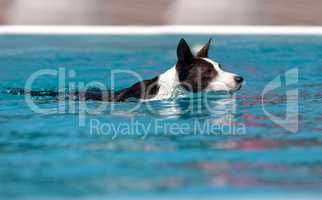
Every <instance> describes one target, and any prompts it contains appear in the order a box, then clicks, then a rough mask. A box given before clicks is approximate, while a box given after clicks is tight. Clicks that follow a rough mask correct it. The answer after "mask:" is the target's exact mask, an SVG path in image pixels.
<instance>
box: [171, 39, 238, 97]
mask: <svg viewBox="0 0 322 200" xmlns="http://www.w3.org/2000/svg"><path fill="white" fill-rule="evenodd" d="M210 43H211V39H210V40H209V41H208V42H207V43H206V44H205V45H204V46H203V47H202V48H201V49H200V50H199V52H198V53H197V55H196V56H194V55H193V54H192V52H191V50H190V47H189V46H188V44H187V42H186V41H185V40H184V39H181V40H180V42H179V44H178V47H177V58H178V61H177V65H176V70H177V73H178V78H179V81H180V84H181V86H182V87H183V88H185V89H186V90H188V91H191V92H209V91H227V92H234V91H237V90H239V89H240V88H241V84H242V82H243V78H242V77H241V76H238V75H236V74H233V73H229V72H226V71H224V70H223V68H222V66H221V65H220V64H219V63H217V62H215V61H213V60H211V59H209V58H208V50H209V46H210Z"/></svg>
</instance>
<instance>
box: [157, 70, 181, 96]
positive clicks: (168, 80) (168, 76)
mask: <svg viewBox="0 0 322 200" xmlns="http://www.w3.org/2000/svg"><path fill="white" fill-rule="evenodd" d="M179 85H180V82H179V79H178V73H177V70H176V66H173V67H172V68H170V69H168V70H167V71H165V72H164V73H162V74H161V75H160V76H159V77H158V86H159V91H158V93H157V94H156V95H155V97H153V98H152V99H154V100H158V99H166V98H171V97H173V96H174V95H175V92H176V89H177V88H178V87H179Z"/></svg>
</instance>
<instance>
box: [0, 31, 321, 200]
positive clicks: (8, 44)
mask: <svg viewBox="0 0 322 200" xmlns="http://www.w3.org/2000/svg"><path fill="white" fill-rule="evenodd" d="M180 37H181V36H177V35H162V36H157V35H156V36H19V35H1V36H0V88H1V94H0V127H1V134H0V198H1V199H3V198H5V199H16V198H19V199H20V198H24V199H25V198H31V199H43V198H61V197H64V198H70V199H73V198H75V197H78V198H91V199H95V198H103V199H104V198H106V197H124V198H127V197H138V198H140V197H142V196H145V197H150V198H152V197H160V196H167V197H169V196H170V197H180V196H189V197H193V196H200V195H202V196H208V197H218V196H240V195H247V196H253V195H259V196H265V197H267V196H268V195H285V196H289V195H304V196H305V195H320V194H321V191H322V125H321V121H322V107H321V103H322V76H321V75H322V74H321V72H322V37H318V36H221V35H209V36H189V35H186V36H185V39H186V40H187V41H188V42H189V43H190V44H193V45H192V46H198V45H201V44H203V43H205V42H206V41H207V39H208V38H209V37H211V38H213V39H214V41H215V45H213V46H212V48H211V50H210V57H211V58H212V59H214V60H217V61H219V62H220V63H221V64H222V65H223V67H224V69H225V70H227V71H231V72H234V73H237V74H240V75H242V76H243V77H244V78H245V80H246V84H245V85H244V86H243V88H242V89H241V90H240V91H239V92H237V94H236V96H235V97H236V98H233V97H232V96H230V95H216V94H211V95H208V96H207V97H204V96H201V97H190V98H181V99H170V100H163V101H153V102H145V103H142V104H140V106H139V107H138V108H137V109H133V108H134V107H135V106H136V105H137V103H135V102H128V103H106V104H104V105H105V106H106V109H104V112H103V113H99V114H87V115H85V117H84V118H81V117H80V115H79V113H80V111H79V110H78V109H77V108H78V104H77V103H75V102H66V105H65V107H63V108H62V109H63V111H65V112H62V113H56V114H39V113H35V112H34V111H32V110H31V108H30V107H29V106H28V105H27V103H26V101H25V97H24V96H23V95H12V94H9V93H8V89H7V88H23V87H24V86H25V83H26V80H27V79H28V77H30V75H31V74H33V73H34V72H36V71H38V70H42V69H55V70H58V68H65V70H66V72H67V73H68V72H69V71H70V70H73V71H74V75H75V76H73V77H69V78H68V81H69V82H73V83H75V84H78V83H85V84H86V83H89V82H91V81H98V82H101V83H103V84H104V85H106V87H107V88H109V89H111V88H118V89H120V88H124V87H127V86H129V85H131V84H132V83H134V82H135V81H136V79H135V78H134V77H133V76H131V75H129V74H124V73H123V74H118V75H116V76H115V79H116V83H117V84H116V85H115V87H114V86H113V85H111V72H113V70H116V69H117V70H133V71H135V72H136V73H138V74H140V75H142V76H143V78H152V77H153V76H156V75H158V74H160V73H161V72H163V71H165V70H167V69H168V68H170V67H172V66H173V65H174V64H175V62H176V56H175V49H176V45H177V42H178V41H179V38H180ZM291 69H297V70H298V82H297V83H295V84H293V85H291V86H290V87H289V86H287V87H280V88H278V89H275V90H272V91H270V92H269V93H267V95H266V96H265V98H264V104H262V102H261V93H262V91H263V89H264V88H265V86H267V84H268V83H269V82H270V81H272V80H273V79H275V78H276V77H278V76H279V75H283V74H284V72H286V71H288V70H291ZM284 79H285V78H284ZM57 81H58V80H57V77H56V76H42V77H40V78H39V79H37V80H36V81H35V82H34V84H33V89H35V90H57V89H58V85H57ZM282 82H283V78H282ZM66 87H67V88H68V87H69V86H68V85H66ZM290 89H292V90H294V89H296V90H298V94H299V95H298V106H299V127H298V130H297V131H295V133H292V132H290V131H288V130H286V129H285V128H283V127H281V126H280V125H278V124H276V123H274V122H273V121H272V120H271V119H270V117H269V116H268V115H266V114H265V113H264V111H263V108H262V107H263V106H264V107H265V108H266V110H267V111H268V112H269V113H271V114H273V115H275V116H279V117H283V115H284V114H285V110H286V106H287V105H288V103H290V102H291V103H294V102H295V104H296V105H297V103H296V101H295V99H294V98H291V99H288V98H286V91H288V90H290ZM191 98H192V99H193V101H190V99H191ZM205 99H206V100H207V105H209V106H205V102H204V101H205ZM34 101H35V103H36V105H37V106H39V107H40V108H53V109H57V107H58V102H57V100H56V99H54V98H35V99H34ZM73 103H74V104H76V111H75V112H67V110H68V109H69V108H70V107H72V104H73ZM99 105H101V104H100V103H99V102H87V106H88V107H97V106H99ZM82 120H83V121H82ZM81 121H82V122H84V124H83V125H80V122H81ZM98 122H99V125H102V126H101V127H100V128H101V130H102V131H101V132H100V131H98V130H100V129H97V127H96V128H94V129H93V128H91V125H93V124H94V123H96V124H95V125H97V126H99V125H98ZM91 123H92V124H91ZM104 124H105V125H104ZM122 124H123V126H126V125H129V127H132V129H127V130H126V129H117V127H121V126H122ZM135 124H140V126H141V129H140V128H138V129H134V128H133V127H135V126H136V125H135ZM196 124H197V125H198V124H199V125H200V124H201V125H205V124H206V125H211V126H212V127H214V126H215V127H220V126H221V127H224V129H202V130H200V129H198V128H196V127H194V125H196ZM112 125H113V127H114V129H113V128H110V129H108V127H112ZM175 125H185V127H179V128H178V127H177V128H174V129H171V127H173V126H175ZM115 127H116V128H115ZM142 127H149V128H146V130H143V129H142ZM229 128H235V129H234V130H235V131H234V130H229ZM236 129H237V131H236Z"/></svg>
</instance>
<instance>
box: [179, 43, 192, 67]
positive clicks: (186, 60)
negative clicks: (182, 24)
mask: <svg viewBox="0 0 322 200" xmlns="http://www.w3.org/2000/svg"><path fill="white" fill-rule="evenodd" d="M177 57H178V62H179V63H183V64H191V63H192V62H193V59H194V56H193V55H192V53H191V50H190V47H189V45H188V44H187V42H186V41H185V40H184V39H183V38H181V40H180V42H179V44H178V47H177Z"/></svg>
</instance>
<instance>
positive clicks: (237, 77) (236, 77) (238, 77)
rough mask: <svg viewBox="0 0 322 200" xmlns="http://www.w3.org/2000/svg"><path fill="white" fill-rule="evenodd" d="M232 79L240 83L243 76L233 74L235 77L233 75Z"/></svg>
mask: <svg viewBox="0 0 322 200" xmlns="http://www.w3.org/2000/svg"><path fill="white" fill-rule="evenodd" d="M234 80H235V81H236V82H237V83H241V82H243V80H244V78H243V77H241V76H235V77H234Z"/></svg>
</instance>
